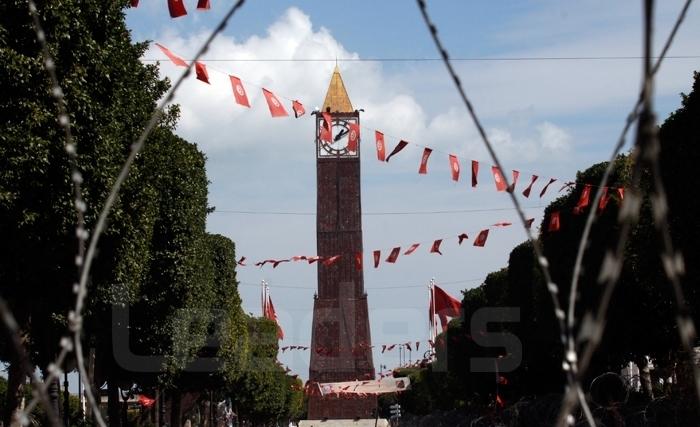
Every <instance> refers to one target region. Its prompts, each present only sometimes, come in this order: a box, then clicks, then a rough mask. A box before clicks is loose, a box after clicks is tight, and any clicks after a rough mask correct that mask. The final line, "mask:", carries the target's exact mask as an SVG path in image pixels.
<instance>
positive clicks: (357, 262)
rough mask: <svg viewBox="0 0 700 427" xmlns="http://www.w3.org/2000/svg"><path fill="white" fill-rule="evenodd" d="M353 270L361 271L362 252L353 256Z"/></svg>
mask: <svg viewBox="0 0 700 427" xmlns="http://www.w3.org/2000/svg"><path fill="white" fill-rule="evenodd" d="M355 269H356V270H357V271H362V252H358V253H356V254H355Z"/></svg>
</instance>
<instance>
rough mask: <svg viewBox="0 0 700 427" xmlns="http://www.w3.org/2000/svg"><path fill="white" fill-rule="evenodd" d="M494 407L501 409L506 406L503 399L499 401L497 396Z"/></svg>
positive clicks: (499, 397) (499, 398)
mask: <svg viewBox="0 0 700 427" xmlns="http://www.w3.org/2000/svg"><path fill="white" fill-rule="evenodd" d="M496 406H498V407H499V408H503V407H504V406H506V404H505V403H504V402H503V399H501V396H499V395H496Z"/></svg>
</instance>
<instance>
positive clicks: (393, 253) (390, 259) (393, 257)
mask: <svg viewBox="0 0 700 427" xmlns="http://www.w3.org/2000/svg"><path fill="white" fill-rule="evenodd" d="M400 251H401V247H399V246H397V247H395V248H394V249H392V250H391V253H390V254H389V256H388V257H387V259H386V262H390V263H392V264H393V263H395V262H396V259H397V258H398V257H399V252H400Z"/></svg>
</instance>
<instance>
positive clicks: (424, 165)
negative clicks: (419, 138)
mask: <svg viewBox="0 0 700 427" xmlns="http://www.w3.org/2000/svg"><path fill="white" fill-rule="evenodd" d="M432 152H433V150H432V149H430V148H427V147H426V148H425V149H424V150H423V156H422V157H421V158H420V167H419V168H418V173H419V174H421V175H425V174H426V173H428V158H429V157H430V153H432Z"/></svg>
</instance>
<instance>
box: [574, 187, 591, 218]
mask: <svg viewBox="0 0 700 427" xmlns="http://www.w3.org/2000/svg"><path fill="white" fill-rule="evenodd" d="M590 200H591V184H586V185H584V186H583V191H581V197H579V199H578V203H576V206H574V213H575V214H577V215H578V214H580V213H581V212H583V210H584V209H585V208H586V206H588V204H589V203H590Z"/></svg>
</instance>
